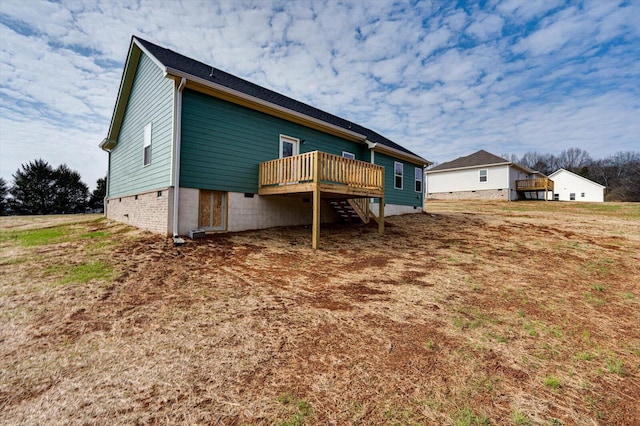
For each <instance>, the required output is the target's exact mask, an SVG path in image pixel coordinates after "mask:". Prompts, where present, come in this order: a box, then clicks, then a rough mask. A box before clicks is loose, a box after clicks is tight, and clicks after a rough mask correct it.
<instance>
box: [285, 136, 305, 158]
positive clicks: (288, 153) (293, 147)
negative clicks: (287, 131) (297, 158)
mask: <svg viewBox="0 0 640 426" xmlns="http://www.w3.org/2000/svg"><path fill="white" fill-rule="evenodd" d="M299 153H300V139H296V138H292V137H290V136H285V135H280V158H287V157H293V156H294V155H298V154H299Z"/></svg>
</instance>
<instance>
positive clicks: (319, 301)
mask: <svg viewBox="0 0 640 426" xmlns="http://www.w3.org/2000/svg"><path fill="white" fill-rule="evenodd" d="M427 206H428V212H429V213H428V214H415V215H406V216H401V217H391V218H387V227H386V232H385V234H384V235H378V234H377V230H376V228H375V226H366V225H331V226H325V227H323V229H322V233H321V247H322V248H321V249H320V250H318V251H313V250H312V249H311V248H310V246H311V230H310V228H309V227H297V228H286V229H283V228H280V229H270V230H263V231H255V232H243V233H236V234H217V235H213V236H209V237H207V238H206V239H203V240H196V241H191V240H188V241H187V244H186V245H184V246H182V247H174V246H173V245H172V241H171V240H170V239H168V238H165V237H162V236H157V235H152V234H149V233H145V232H142V231H139V230H135V229H131V228H129V227H126V226H124V225H122V224H118V223H115V222H111V221H108V220H104V219H98V218H96V217H83V216H77V217H58V218H57V219H54V218H39V219H38V218H31V219H30V218H18V219H16V218H0V274H1V275H0V424H47V425H58V424H59V425H62V424H65V425H66V424H111V425H120V424H220V425H240V424H265V425H273V424H277V425H303V424H308V425H313V424H323V425H324V424H329V425H332V424H334V425H344V424H354V425H360V424H372V425H373V424H376V425H377V424H390V425H393V424H397V425H408V424H434V425H435V424H438V425H439V424H449V425H474V424H478V425H484V424H501V425H533V424H544V425H574V424H575V425H599V424H602V425H633V424H640V420H638V419H640V326H639V324H640V205H638V204H624V203H619V204H618V203H607V204H599V205H585V204H583V205H579V204H575V203H571V204H569V203H557V202H556V203H553V202H549V203H545V202H515V203H506V202H495V203H488V202H467V203H462V202H433V201H432V202H428V204H427Z"/></svg>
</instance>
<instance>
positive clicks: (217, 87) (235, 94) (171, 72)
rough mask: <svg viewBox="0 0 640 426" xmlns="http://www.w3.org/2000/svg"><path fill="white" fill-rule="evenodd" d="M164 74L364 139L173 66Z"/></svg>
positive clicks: (347, 135)
mask: <svg viewBox="0 0 640 426" xmlns="http://www.w3.org/2000/svg"><path fill="white" fill-rule="evenodd" d="M165 75H166V76H173V77H177V78H182V77H185V78H186V79H187V87H188V86H189V82H193V83H196V84H199V85H202V86H205V87H208V88H211V89H213V90H214V91H218V92H222V93H225V94H227V95H230V96H233V97H237V98H240V99H243V100H245V101H248V102H250V103H253V104H256V105H259V106H261V107H263V108H267V109H271V110H274V111H278V112H280V113H282V114H285V115H289V116H293V117H296V118H298V119H301V120H303V121H306V122H309V123H313V124H315V125H316V126H320V127H324V128H326V129H329V130H332V131H333V132H334V133H339V134H342V135H344V136H345V137H347V138H349V139H352V140H355V141H359V142H364V141H365V139H366V136H365V135H362V134H360V133H357V132H354V131H352V130H349V129H345V128H342V127H340V126H336V125H335V124H331V123H327V122H326V121H322V120H319V119H317V118H314V117H310V116H308V115H305V114H302V113H300V112H297V111H293V110H290V109H288V108H285V107H282V106H280V105H276V104H274V103H271V102H267V101H265V100H263V99H260V98H256V97H254V96H250V95H247V94H246V93H243V92H239V91H237V90H234V89H230V88H228V87H226V86H223V85H221V84H218V83H214V82H212V81H209V80H205V79H203V78H200V77H196V76H193V75H191V74H188V73H185V72H183V71H180V70H176V69H174V68H170V67H166V68H165Z"/></svg>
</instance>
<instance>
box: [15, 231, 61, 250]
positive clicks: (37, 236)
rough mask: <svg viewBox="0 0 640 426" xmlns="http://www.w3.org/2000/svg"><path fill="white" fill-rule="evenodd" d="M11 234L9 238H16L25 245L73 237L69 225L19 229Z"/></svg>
mask: <svg viewBox="0 0 640 426" xmlns="http://www.w3.org/2000/svg"><path fill="white" fill-rule="evenodd" d="M11 234H12V235H11V236H10V237H9V238H11V239H15V240H16V241H17V242H18V243H19V244H21V245H22V246H25V247H34V246H42V245H46V244H54V243H61V242H65V241H69V240H70V239H71V235H70V234H71V229H70V228H69V227H68V226H56V227H53V228H43V229H34V230H29V231H18V232H15V233H11Z"/></svg>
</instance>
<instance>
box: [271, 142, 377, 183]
mask: <svg viewBox="0 0 640 426" xmlns="http://www.w3.org/2000/svg"><path fill="white" fill-rule="evenodd" d="M316 167H318V170H317V174H315V173H314V172H315V171H316V170H315V168H316ZM383 177H384V167H382V166H378V165H375V164H371V163H366V162H364V161H359V160H352V159H350V158H344V157H340V156H338V155H333V154H328V153H326V152H321V151H313V152H308V153H306V154H300V155H294V156H293V157H286V158H279V159H276V160H271V161H267V162H264V163H260V187H264V186H273V185H287V184H296V183H306V182H316V180H317V182H319V183H330V184H340V185H348V186H351V187H357V188H371V189H378V190H383V189H384V182H383Z"/></svg>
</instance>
